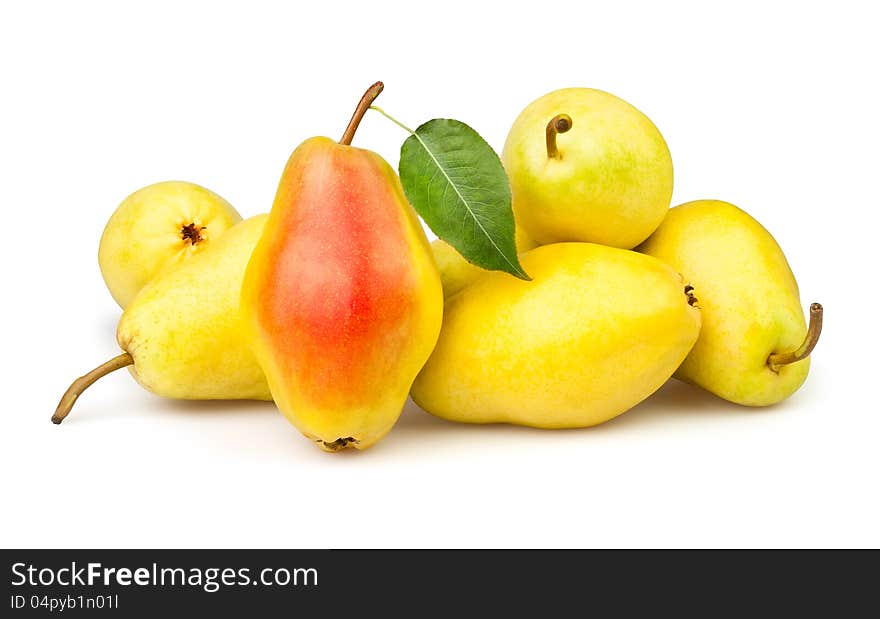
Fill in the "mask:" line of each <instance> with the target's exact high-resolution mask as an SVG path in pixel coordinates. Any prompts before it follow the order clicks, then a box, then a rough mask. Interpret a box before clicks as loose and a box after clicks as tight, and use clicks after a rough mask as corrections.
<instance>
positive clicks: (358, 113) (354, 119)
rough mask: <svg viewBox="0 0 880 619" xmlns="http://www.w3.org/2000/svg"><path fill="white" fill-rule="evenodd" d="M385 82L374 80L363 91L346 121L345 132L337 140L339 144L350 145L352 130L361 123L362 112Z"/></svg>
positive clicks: (355, 129) (376, 95)
mask: <svg viewBox="0 0 880 619" xmlns="http://www.w3.org/2000/svg"><path fill="white" fill-rule="evenodd" d="M384 88H385V84H383V83H382V82H376V83H375V84H373V85H372V86H370V87H369V88H367V91H366V92H365V93H364V96H363V97H361V100H360V102H359V103H358V105H357V107H356V108H355V109H354V114H352V115H351V120H349V121H348V126H347V127H346V128H345V133H343V134H342V139H341V140H339V143H340V144H343V145H345V146H350V145H351V140H352V138H354V132H355V131H357V128H358V125H360V124H361V120H362V119H363V117H364V114H366V113H367V110H368V109H370V104H372V103H373V101H374V100H375V99H376V97H378V96H379V93H380V92H382V90H384Z"/></svg>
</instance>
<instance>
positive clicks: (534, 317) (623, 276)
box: [412, 243, 700, 428]
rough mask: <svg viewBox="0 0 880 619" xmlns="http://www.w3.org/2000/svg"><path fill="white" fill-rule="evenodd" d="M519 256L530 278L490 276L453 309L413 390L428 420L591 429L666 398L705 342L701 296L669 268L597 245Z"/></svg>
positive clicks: (454, 300) (457, 298) (452, 302)
mask: <svg viewBox="0 0 880 619" xmlns="http://www.w3.org/2000/svg"><path fill="white" fill-rule="evenodd" d="M520 258H521V264H522V266H523V268H524V269H525V270H526V272H527V273H529V275H531V276H532V280H531V281H524V280H521V279H517V278H515V277H511V276H510V275H507V274H504V273H499V272H487V273H485V274H483V275H481V276H480V277H479V278H477V279H476V281H474V282H473V283H472V284H470V285H469V286H467V287H466V288H464V289H463V290H461V291H460V292H458V294H455V295H453V296H452V297H451V298H450V299H449V300H448V302H447V305H446V309H445V311H444V316H443V328H442V330H441V332H440V339H439V341H438V342H437V346H436V348H435V349H434V352H433V354H432V355H431V357H430V359H429V360H428V363H427V364H426V365H425V367H424V368H423V369H422V371H421V373H420V374H419V376H418V378H416V381H415V384H414V385H413V389H412V396H413V399H414V400H415V401H416V403H418V404H419V406H421V407H422V408H423V409H425V410H426V411H428V412H429V413H432V414H434V415H437V416H439V417H443V418H446V419H450V420H452V421H462V422H468V423H495V422H507V423H516V424H522V425H527V426H535V427H540V428H576V427H586V426H592V425H595V424H598V423H602V422H603V421H607V420H608V419H611V418H612V417H615V416H617V415H619V414H621V413H623V412H624V411H626V410H628V409H629V408H631V407H632V406H634V405H635V404H637V403H638V402H640V401H641V400H643V399H644V398H646V397H648V396H649V395H650V394H651V393H653V392H654V391H655V390H656V389H658V388H659V387H660V386H661V385H662V384H663V383H664V382H665V381H666V380H667V379H668V378H669V377H670V376H671V375H672V373H673V372H674V371H675V369H676V368H677V367H678V366H679V364H680V363H681V362H682V360H683V359H684V358H685V356H686V355H687V353H688V352H689V351H690V349H691V346H693V344H694V342H695V341H696V339H697V335H698V333H699V330H700V312H699V310H698V309H697V308H695V307H693V306H692V305H691V303H693V296H692V295H691V294H690V290H691V288H690V287H687V286H686V284H685V282H684V281H683V280H682V278H681V276H680V275H679V274H678V273H677V272H675V271H674V270H673V269H672V268H671V267H669V266H667V265H666V264H664V263H662V262H660V261H659V260H656V259H654V258H651V257H650V256H644V255H641V254H637V253H635V252H632V251H627V250H622V249H615V248H611V247H604V246H601V245H593V244H590V243H559V244H554V245H545V246H543V247H539V248H537V249H533V250H531V251H529V252H526V253H524V254H522V256H521V257H520Z"/></svg>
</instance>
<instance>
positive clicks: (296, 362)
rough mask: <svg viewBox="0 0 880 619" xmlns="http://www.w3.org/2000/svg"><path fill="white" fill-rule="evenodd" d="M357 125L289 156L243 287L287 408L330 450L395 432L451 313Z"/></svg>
mask: <svg viewBox="0 0 880 619" xmlns="http://www.w3.org/2000/svg"><path fill="white" fill-rule="evenodd" d="M376 89H378V90H381V84H377V85H375V86H374V87H373V89H371V90H370V91H368V92H367V94H365V95H364V99H362V101H361V105H360V106H359V108H358V109H359V110H360V115H362V114H363V111H365V110H366V108H367V106H368V105H369V102H370V101H372V98H374V97H375V96H376V95H377V94H378V92H377V91H376ZM365 100H366V103H365ZM358 114H359V113H358V112H356V113H355V117H353V118H352V123H353V124H354V127H356V126H357V122H359V121H360V116H359V115H358ZM352 134H353V129H352V124H351V123H350V124H349V128H348V129H347V130H346V133H345V135H344V136H343V140H341V142H340V143H337V142H334V141H333V140H331V139H329V138H321V137H318V138H311V139H308V140H306V141H305V142H303V143H302V144H301V145H300V146H299V147H298V148H297V149H296V150H295V151H294V153H293V154H292V155H291V157H290V159H289V161H288V162H287V166H286V167H285V170H284V173H283V174H282V177H281V181H280V184H279V186H278V192H277V194H276V197H275V202H274V204H273V206H272V210H271V212H270V214H269V221H268V222H267V223H266V229H265V232H264V233H263V236H262V237H261V238H260V241H259V243H258V244H257V247H256V249H255V250H254V253H253V256H252V257H251V260H250V263H249V264H248V268H247V273H246V275H245V280H244V285H243V288H242V310H243V315H244V319H245V324H246V325H247V332H248V339H249V340H250V341H251V343H252V346H253V350H254V352H255V354H256V356H257V359H258V361H259V363H260V366H261V367H262V368H263V370H264V371H265V373H266V377H267V379H268V381H269V386H270V389H271V392H272V395H273V396H274V399H275V402H276V404H277V405H278V408H279V409H280V410H281V412H282V413H283V414H284V415H285V416H286V417H287V419H288V420H289V421H290V422H291V423H292V424H293V425H294V426H296V427H297V428H298V429H299V430H300V431H301V432H302V433H303V434H304V435H305V436H306V437H308V438H309V439H311V440H313V441H314V442H315V443H316V444H317V445H318V446H319V447H321V448H322V449H325V450H327V451H338V450H340V449H343V448H346V447H354V448H356V449H365V448H367V447H369V446H371V445H373V444H374V443H375V442H376V441H378V440H379V439H380V438H382V436H384V435H385V434H386V433H387V432H388V431H389V430H390V429H391V427H392V426H393V425H394V423H395V422H396V421H397V418H398V417H399V416H400V413H401V411H402V409H403V405H404V403H405V401H406V398H407V394H408V392H409V389H410V386H411V384H412V381H413V379H414V378H415V375H416V373H417V372H418V371H419V369H420V368H421V367H422V365H423V364H424V362H425V360H426V359H427V358H428V355H429V354H430V352H431V349H432V348H433V347H434V343H435V342H436V340H437V335H438V333H439V331H440V324H441V320H442V312H443V292H442V288H441V284H440V276H439V274H438V273H437V269H436V266H435V265H434V260H433V258H432V255H431V249H430V246H429V244H428V241H427V238H426V237H425V233H424V231H423V229H422V227H421V224H420V223H419V220H418V218H417V216H416V214H415V211H414V210H413V209H412V207H411V206H410V204H409V203H408V202H407V200H406V197H405V196H404V193H403V188H402V187H401V184H400V179H399V178H398V177H397V174H396V173H395V172H394V170H393V169H392V168H391V167H390V166H389V165H388V164H387V163H386V162H385V161H384V160H383V159H382V158H381V157H379V156H378V155H377V154H375V153H373V152H370V151H367V150H363V149H360V148H355V147H352V146H350V145H349V143H350V140H351V135H352ZM346 136H347V137H346Z"/></svg>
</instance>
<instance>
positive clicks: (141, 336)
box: [52, 215, 272, 423]
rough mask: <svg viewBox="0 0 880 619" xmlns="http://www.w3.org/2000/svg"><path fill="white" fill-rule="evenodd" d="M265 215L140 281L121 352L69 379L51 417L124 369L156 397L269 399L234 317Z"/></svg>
mask: <svg viewBox="0 0 880 619" xmlns="http://www.w3.org/2000/svg"><path fill="white" fill-rule="evenodd" d="M267 219H268V215H258V216H256V217H252V218H250V219H247V220H245V221H242V222H241V223H239V224H236V225H235V226H233V227H232V228H230V229H229V230H228V231H227V232H226V233H224V234H223V236H222V237H221V238H219V239H216V240H215V241H214V242H212V243H211V245H210V246H209V247H206V248H205V250H204V251H201V252H199V253H198V254H196V255H193V256H192V257H190V258H189V259H188V260H186V261H185V262H184V263H183V264H181V265H179V266H178V267H177V268H176V269H173V270H171V271H168V272H166V273H163V274H161V275H160V276H158V277H157V278H156V279H154V280H152V281H151V282H149V283H148V284H147V285H146V286H144V287H143V289H142V290H141V291H140V292H139V293H138V294H137V296H135V298H134V300H133V301H132V302H131V304H130V305H129V306H128V308H127V309H126V310H125V311H124V312H123V313H122V318H121V319H120V321H119V325H118V327H117V331H116V336H117V340H118V342H119V346H120V347H121V348H122V350H123V351H125V352H124V353H123V354H121V355H119V356H118V357H115V358H114V359H111V360H110V361H108V362H107V363H105V364H103V365H102V366H100V367H98V368H96V369H95V370H93V371H92V372H89V373H88V374H86V375H84V376H83V377H81V378H79V379H77V380H76V381H74V383H73V384H72V385H71V386H70V388H69V389H68V391H67V392H66V393H65V394H64V397H62V399H61V403H60V404H59V405H58V409H57V410H56V411H55V415H53V417H52V421H54V422H55V423H61V421H62V420H63V419H64V418H65V417H66V416H67V414H68V413H69V412H70V409H71V407H72V406H73V404H74V402H75V401H76V399H77V398H78V397H79V395H80V394H81V393H82V391H83V390H84V389H86V388H87V387H88V386H89V385H91V384H92V383H93V382H95V381H96V380H97V379H99V378H101V376H103V375H105V374H107V373H109V372H111V371H114V370H117V369H120V368H122V367H126V366H129V369H130V371H131V374H132V376H134V378H135V380H137V382H138V383H140V385H142V386H143V387H144V388H145V389H147V390H149V391H151V392H153V393H155V394H156V395H160V396H165V397H169V398H180V399H188V400H193V399H195V400H215V399H223V400H232V399H253V400H271V399H272V397H271V394H270V392H269V386H268V384H267V383H266V379H265V377H264V376H263V372H262V370H261V369H260V366H259V365H258V364H257V360H256V358H255V357H254V355H253V353H252V352H251V350H250V346H249V345H248V342H247V340H246V338H245V331H244V329H243V328H242V324H241V321H240V315H239V302H240V294H241V282H242V279H243V278H244V271H245V267H246V266H247V262H248V259H249V258H250V255H251V252H252V251H253V248H254V246H255V245H256V244H257V240H258V239H259V238H260V234H261V233H262V231H263V226H264V225H265V223H266V220H267Z"/></svg>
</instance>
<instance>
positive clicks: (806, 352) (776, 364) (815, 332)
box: [767, 303, 822, 372]
mask: <svg viewBox="0 0 880 619" xmlns="http://www.w3.org/2000/svg"><path fill="white" fill-rule="evenodd" d="M821 333H822V305H820V304H819V303H813V304H812V305H810V326H809V327H807V335H806V337H804V341H803V343H802V344H801V345H800V346H798V347H797V348H796V349H795V350H792V351H790V352H775V353H773V354H772V355H770V356H769V357H767V365H769V366H770V369H771V370H773V371H774V372H778V371H779V368H780V367H782V366H783V365H788V364H789V363H796V362H798V361H801V360H802V359H806V358H807V357H809V356H810V353H811V352H813V349H814V348H815V347H816V344H817V343H818V341H819V335H820V334H821Z"/></svg>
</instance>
